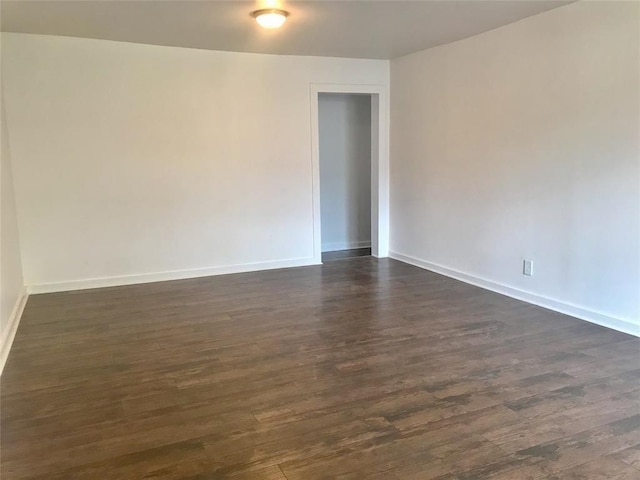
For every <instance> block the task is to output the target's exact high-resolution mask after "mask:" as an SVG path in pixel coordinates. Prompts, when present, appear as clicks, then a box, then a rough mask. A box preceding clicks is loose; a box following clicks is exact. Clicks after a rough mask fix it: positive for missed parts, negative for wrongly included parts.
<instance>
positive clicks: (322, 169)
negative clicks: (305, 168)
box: [311, 85, 389, 263]
mask: <svg viewBox="0 0 640 480" xmlns="http://www.w3.org/2000/svg"><path fill="white" fill-rule="evenodd" d="M387 111H388V109H387V94H386V88H385V87H383V86H375V85H312V88H311V120H312V145H313V151H312V159H313V209H314V215H313V217H314V231H313V237H314V238H313V256H314V260H315V262H316V263H322V261H323V260H331V259H337V258H350V257H352V256H362V255H372V256H374V257H386V256H388V254H389V186H388V185H389V154H388V143H387V137H388V119H387Z"/></svg>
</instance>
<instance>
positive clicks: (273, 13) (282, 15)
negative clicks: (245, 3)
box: [251, 8, 289, 28]
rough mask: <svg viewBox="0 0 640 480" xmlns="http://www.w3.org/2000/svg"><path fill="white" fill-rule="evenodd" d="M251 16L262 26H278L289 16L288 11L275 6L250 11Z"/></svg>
mask: <svg viewBox="0 0 640 480" xmlns="http://www.w3.org/2000/svg"><path fill="white" fill-rule="evenodd" d="M251 16H252V17H253V18H255V19H256V22H258V23H259V24H260V26H261V27H264V28H279V27H281V26H282V24H283V23H284V22H285V20H286V19H287V17H288V16H289V12H287V11H285V10H279V9H277V8H265V9H262V10H256V11H255V12H251Z"/></svg>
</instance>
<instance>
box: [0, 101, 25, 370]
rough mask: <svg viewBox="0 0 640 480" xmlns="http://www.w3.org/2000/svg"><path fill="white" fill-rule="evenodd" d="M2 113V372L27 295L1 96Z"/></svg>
mask: <svg viewBox="0 0 640 480" xmlns="http://www.w3.org/2000/svg"><path fill="white" fill-rule="evenodd" d="M0 96H1V91H0ZM0 114H1V118H0V127H1V128H2V133H1V135H0V147H1V152H0V371H2V367H3V366H4V362H5V360H6V358H7V355H8V354H9V348H10V347H11V342H12V340H13V336H14V335H15V331H16V329H17V326H18V321H19V320H20V315H21V314H22V308H23V307H24V302H25V300H26V295H25V292H24V284H23V281H22V265H21V260H20V242H19V235H18V223H17V220H16V208H15V201H14V194H13V179H12V172H11V158H10V153H11V151H10V145H9V142H8V138H7V131H6V121H5V113H4V102H3V101H1V99H0Z"/></svg>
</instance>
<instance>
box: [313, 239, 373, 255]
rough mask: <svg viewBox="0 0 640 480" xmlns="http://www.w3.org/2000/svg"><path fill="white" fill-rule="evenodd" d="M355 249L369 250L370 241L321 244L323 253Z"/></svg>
mask: <svg viewBox="0 0 640 480" xmlns="http://www.w3.org/2000/svg"><path fill="white" fill-rule="evenodd" d="M356 248H371V240H365V241H361V242H330V243H323V244H322V251H323V252H337V251H339V250H354V249H356Z"/></svg>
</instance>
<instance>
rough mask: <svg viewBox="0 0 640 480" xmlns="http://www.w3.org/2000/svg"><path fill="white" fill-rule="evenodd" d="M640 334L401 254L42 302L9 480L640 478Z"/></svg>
mask: <svg viewBox="0 0 640 480" xmlns="http://www.w3.org/2000/svg"><path fill="white" fill-rule="evenodd" d="M639 354H640V339H637V338H633V337H631V336H628V335H624V334H622V333H618V332H614V331H611V330H607V329H605V328H601V327H598V326H595V325H591V324H589V323H586V322H583V321H580V320H576V319H573V318H570V317H567V316H563V315H560V314H556V313H553V312H550V311H548V310H544V309H542V308H538V307H535V306H531V305H527V304H524V303H522V302H519V301H516V300H513V299H510V298H507V297H503V296H500V295H497V294H494V293H491V292H487V291H484V290H481V289H479V288H475V287H473V286H469V285H466V284H463V283H459V282H456V281H454V280H451V279H448V278H445V277H442V276H439V275H436V274H433V273H430V272H427V271H424V270H421V269H418V268H415V267H412V266H409V265H405V264H402V263H400V262H396V261H393V260H389V259H383V260H377V259H375V258H372V257H360V258H353V259H348V260H341V261H338V262H332V263H327V264H325V265H324V266H321V267H320V266H318V267H303V268H296V269H287V270H276V271H268V272H259V273H247V274H238V275H230V276H219V277H210V278H202V279H192V280H181V281H176V282H164V283H156V284H147V285H137V286H127V287H117V288H107V289H98V290H87V291H78V292H69V293H58V294H48V295H36V296H32V297H31V298H30V299H29V302H28V305H27V307H26V310H25V312H24V316H23V318H22V322H21V324H20V328H19V330H18V334H17V336H16V339H15V343H14V346H13V349H12V351H11V354H10V356H9V359H8V363H7V365H6V367H5V371H4V373H3V375H2V379H1V380H2V393H1V407H0V411H1V422H2V423H1V428H2V432H1V433H2V437H1V443H2V445H1V447H2V450H1V474H2V479H3V480H14V479H15V480H17V479H39V480H45V479H46V480H63V479H64V480H67V479H92V480H109V479H114V480H121V479H143V478H144V479H150V478H152V479H155V480H158V479H165V480H169V479H171V480H175V479H185V480H187V479H188V480H214V479H227V478H228V479H234V480H321V479H343V480H350V479H354V480H355V479H358V480H362V479H385V480H396V479H397V480H400V479H402V480H411V479H419V480H430V479H431V480H434V479H439V480H445V479H447V480H455V479H457V480H471V479H492V480H506V479H508V480H518V479H529V480H535V479H568V480H579V479H582V480H587V479H588V480H599V479H608V480H614V479H616V480H638V479H640V356H639Z"/></svg>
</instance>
